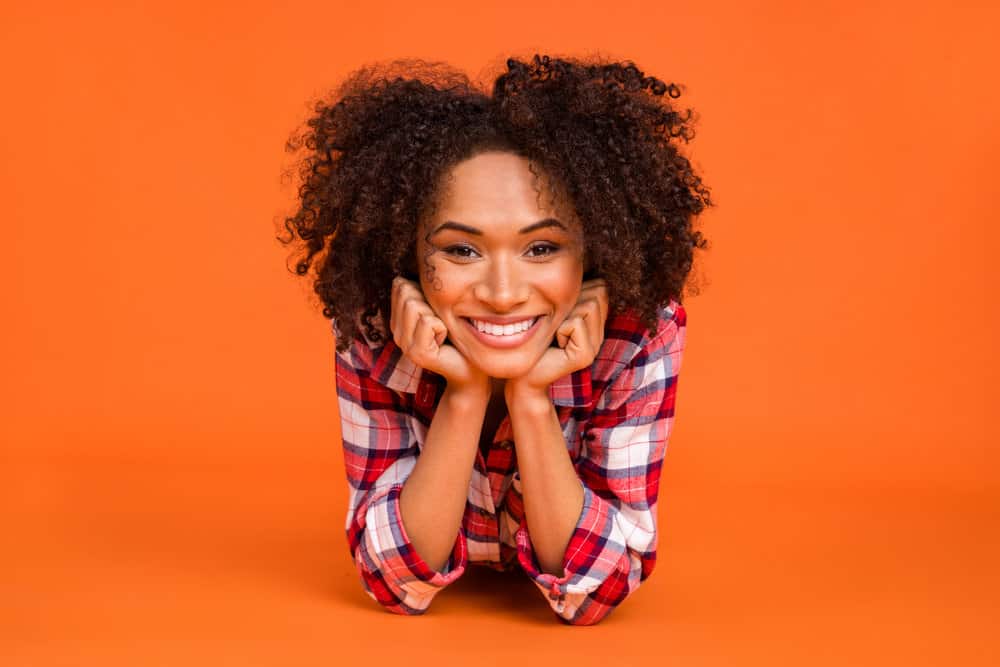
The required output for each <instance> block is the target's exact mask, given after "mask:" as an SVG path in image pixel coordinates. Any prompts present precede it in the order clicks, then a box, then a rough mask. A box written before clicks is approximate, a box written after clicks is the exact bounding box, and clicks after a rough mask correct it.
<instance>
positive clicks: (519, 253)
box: [416, 151, 584, 378]
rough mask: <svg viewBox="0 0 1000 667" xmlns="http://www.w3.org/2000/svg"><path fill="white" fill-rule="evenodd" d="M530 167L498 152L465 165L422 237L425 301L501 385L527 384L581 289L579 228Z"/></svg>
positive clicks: (420, 255) (474, 361)
mask: <svg viewBox="0 0 1000 667" xmlns="http://www.w3.org/2000/svg"><path fill="white" fill-rule="evenodd" d="M528 164H529V163H528V160H527V159H526V158H523V157H521V156H518V155H514V154H512V153H506V152H499V151H490V152H486V153H481V154H479V155H477V156H475V157H472V158H470V159H468V160H465V161H464V162H461V163H459V164H457V165H456V166H455V168H454V169H453V170H452V179H451V181H446V183H445V186H444V192H442V194H441V201H440V204H439V207H438V210H437V212H436V213H435V215H434V218H433V219H431V220H429V221H427V222H425V224H424V226H423V227H422V228H421V229H420V230H418V234H417V245H416V260H417V269H418V270H419V273H420V286H421V288H422V289H423V292H424V297H425V298H426V299H427V302H428V304H429V305H430V306H431V308H432V309H433V310H434V312H435V313H436V314H437V316H438V317H439V318H440V319H441V320H442V321H443V322H444V324H445V326H446V327H447V328H448V338H449V342H450V343H451V344H452V345H454V346H455V347H456V348H457V349H458V351H459V352H461V353H462V354H463V355H464V356H465V357H466V359H468V360H469V362H470V363H472V364H475V365H476V366H478V367H479V368H481V369H482V370H483V371H484V372H485V373H486V374H487V375H489V376H490V377H494V378H515V377H521V376H523V375H525V374H526V373H527V372H528V371H529V370H530V369H531V368H532V367H533V366H534V365H535V363H536V362H537V361H538V360H539V359H540V358H541V356H542V354H543V353H544V352H545V350H546V349H547V348H548V347H549V345H550V344H551V343H552V341H553V339H554V337H555V333H556V329H558V328H559V325H560V324H562V322H563V320H564V319H565V318H566V316H567V315H568V314H569V313H570V311H571V310H572V309H573V307H574V306H575V305H576V302H577V299H578V298H579V295H580V290H581V287H582V283H583V272H584V266H583V250H584V244H583V234H582V230H581V229H580V225H579V223H578V221H576V220H575V218H574V219H568V218H567V217H560V216H559V215H557V214H556V212H555V211H554V210H552V209H549V208H544V207H545V206H546V205H547V202H548V200H549V192H548V191H547V190H546V189H545V188H544V185H545V183H544V179H539V187H542V188H543V189H542V192H541V196H540V197H538V195H537V193H536V191H535V189H534V187H533V183H534V174H532V173H531V171H530V170H529V169H528ZM539 206H542V207H543V208H540V207H539ZM569 218H572V216H569ZM425 258H426V259H425ZM428 265H430V266H431V267H433V269H432V270H429V269H428ZM503 323H509V325H508V326H506V327H503ZM510 325H513V326H510ZM528 325H530V328H529V329H527V330H526V331H521V332H519V333H517V331H518V330H520V329H522V328H523V327H525V326H528ZM481 329H485V330H486V331H481ZM512 329H513V330H514V331H515V333H513V334H511V333H510V332H511V330H512ZM504 334H506V335H504Z"/></svg>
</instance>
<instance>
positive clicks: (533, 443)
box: [511, 307, 685, 625]
mask: <svg viewBox="0 0 1000 667" xmlns="http://www.w3.org/2000/svg"><path fill="white" fill-rule="evenodd" d="M684 333H685V314H684V311H683V308H682V307H678V308H677V310H676V311H675V313H674V317H673V318H671V319H670V320H668V321H666V322H665V323H663V324H662V325H661V327H660V328H659V331H658V332H657V333H656V334H655V335H654V337H653V338H652V339H651V340H649V341H648V342H647V343H646V344H645V345H644V346H643V348H642V349H641V350H640V351H639V352H638V354H636V355H635V357H633V358H632V359H631V361H630V362H629V363H628V364H627V365H626V366H625V367H624V368H623V369H621V370H620V371H619V372H618V374H617V375H616V376H615V377H614V379H613V380H612V381H611V383H610V384H609V385H608V387H607V388H606V389H605V390H604V392H603V393H602V394H601V396H600V397H599V398H598V400H597V403H596V405H595V408H594V412H593V414H592V415H591V418H590V420H589V422H587V424H586V427H585V432H584V434H583V438H584V442H583V449H584V450H585V451H583V452H582V453H581V457H580V459H579V460H578V461H577V462H576V463H575V465H574V464H570V463H569V456H568V452H567V450H566V444H565V440H564V436H563V435H562V432H561V430H557V429H558V420H557V418H556V414H555V411H554V409H552V408H551V407H549V408H548V410H547V411H543V410H541V409H539V408H536V409H535V410H534V411H533V412H529V411H526V412H523V413H522V414H521V415H520V416H519V417H517V418H515V417H514V414H513V407H512V415H511V419H512V421H515V419H516V420H517V421H518V422H519V423H520V425H521V426H520V430H518V428H517V427H516V426H515V431H516V433H517V435H516V436H515V442H516V443H517V449H518V465H519V473H520V485H518V484H516V483H515V485H514V488H515V491H517V492H518V493H521V494H522V498H523V507H524V515H525V518H524V520H522V522H521V524H520V527H519V529H518V531H517V537H516V539H517V544H518V559H519V561H520V563H521V565H522V567H524V569H525V571H526V572H527V573H528V574H529V576H531V578H532V579H533V581H534V582H535V584H536V585H537V586H538V588H539V589H540V590H541V591H542V592H543V593H545V594H546V595H547V598H548V600H549V604H550V606H551V607H552V609H553V611H555V612H556V614H557V615H558V616H559V617H560V618H561V619H563V620H564V621H566V622H568V623H571V624H574V625H591V624H593V623H597V622H598V621H600V620H601V619H603V618H604V617H605V616H607V615H608V614H609V613H610V612H611V611H612V610H613V609H614V608H615V607H616V606H617V605H618V604H620V603H621V602H622V601H623V600H624V599H625V598H626V597H628V596H629V595H630V594H631V593H633V592H634V591H635V590H636V589H637V588H638V587H639V585H640V583H641V582H642V581H644V580H645V579H646V578H647V577H648V576H649V575H650V573H651V572H652V570H653V567H654V564H655V562H656V545H657V539H658V537H657V526H656V524H657V516H656V507H657V495H658V489H659V477H660V469H661V466H662V463H663V457H664V455H665V451H666V446H667V440H668V438H669V434H670V431H671V428H672V424H673V414H674V402H675V397H676V386H677V374H678V371H679V370H680V361H681V353H682V350H683V342H684ZM557 433H558V436H557ZM557 438H558V440H557ZM522 451H523V452H525V453H527V454H528V455H527V456H523V455H522V453H521V452H522ZM584 454H585V455H584ZM568 464H569V465H570V467H572V468H573V469H574V470H575V474H574V476H573V478H572V479H571V477H570V475H569V473H568V471H567V465H568ZM515 479H516V478H515ZM574 483H575V484H576V486H577V487H578V489H573V485H574ZM518 486H520V488H517V487H518ZM571 489H572V491H571ZM557 493H558V494H563V495H561V496H557V495H556V494H557ZM533 496H534V497H533ZM581 496H582V499H581V500H580V504H577V502H578V499H580V498H581ZM576 510H578V512H577V514H576V516H575V519H576V520H575V522H573V523H572V524H571V523H570V519H569V517H570V516H572V515H573V512H574V511H576ZM557 555H558V565H559V566H558V567H553V565H555V564H556V558H557Z"/></svg>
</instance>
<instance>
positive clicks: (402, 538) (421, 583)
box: [358, 483, 468, 610]
mask: <svg viewBox="0 0 1000 667" xmlns="http://www.w3.org/2000/svg"><path fill="white" fill-rule="evenodd" d="M402 489H403V484H402V483H398V484H393V485H392V486H390V487H388V489H387V490H385V491H381V492H379V493H378V495H376V496H374V497H373V498H372V500H371V501H370V503H369V505H368V509H367V513H366V515H365V538H366V539H365V540H364V549H365V558H364V561H365V564H362V563H358V567H359V568H360V569H361V570H362V575H363V576H364V575H365V574H366V573H365V571H364V570H365V569H368V570H371V573H370V574H369V576H368V577H366V580H369V581H375V580H378V581H380V582H384V584H385V586H387V587H388V588H389V589H390V590H391V591H392V593H393V594H394V595H393V597H395V598H397V599H398V600H400V601H401V602H403V604H404V606H405V607H409V608H412V609H414V610H423V609H426V608H427V606H428V605H429V604H430V600H431V598H432V597H433V596H434V594H436V593H437V592H438V591H439V590H440V589H442V588H444V587H445V586H447V585H448V584H450V583H452V582H453V581H455V580H456V579H458V578H459V577H461V576H462V573H463V572H464V571H465V568H466V564H467V562H468V551H467V544H466V538H465V535H464V534H463V533H462V531H461V529H460V530H459V531H458V535H457V538H456V540H455V546H454V548H453V549H452V552H451V554H450V555H449V557H448V560H447V561H446V562H445V563H444V565H443V566H442V567H441V570H433V569H431V567H430V566H429V565H428V564H427V563H426V562H425V561H424V560H423V558H421V557H420V555H419V554H418V553H417V551H416V549H415V548H414V546H413V542H411V541H410V537H409V535H408V534H407V532H406V529H405V527H404V526H403V521H402V515H401V513H400V509H399V497H400V493H401V492H402ZM376 573H377V574H376ZM376 600H379V597H377V596H376ZM379 601H381V600H379ZM383 603H384V604H387V605H389V606H391V605H392V604H393V601H392V600H385V601H384V602H383Z"/></svg>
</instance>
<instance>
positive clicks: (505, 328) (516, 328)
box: [472, 319, 535, 336]
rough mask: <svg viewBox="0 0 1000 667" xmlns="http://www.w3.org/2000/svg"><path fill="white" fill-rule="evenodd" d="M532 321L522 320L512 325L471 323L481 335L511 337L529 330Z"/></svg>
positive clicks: (474, 321)
mask: <svg viewBox="0 0 1000 667" xmlns="http://www.w3.org/2000/svg"><path fill="white" fill-rule="evenodd" d="M534 321H535V320H534V319H530V320H522V321H521V322H515V323H513V324H504V325H501V324H493V323H491V322H482V321H480V320H472V323H473V324H474V325H475V326H476V328H477V329H479V330H480V331H482V332H483V333H488V334H490V335H493V336H511V335H513V334H516V333H521V332H522V331H524V330H526V329H529V328H531V325H532V324H533V323H534Z"/></svg>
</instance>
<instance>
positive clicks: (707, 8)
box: [0, 0, 1000, 667]
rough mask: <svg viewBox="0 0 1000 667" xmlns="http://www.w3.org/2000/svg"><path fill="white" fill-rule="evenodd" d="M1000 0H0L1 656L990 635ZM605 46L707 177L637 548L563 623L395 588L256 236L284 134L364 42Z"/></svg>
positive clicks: (798, 657) (856, 658)
mask: <svg viewBox="0 0 1000 667" xmlns="http://www.w3.org/2000/svg"><path fill="white" fill-rule="evenodd" d="M750 5H753V6H752V7H751V6H750ZM998 19H1000V11H998V9H997V5H996V3H986V2H982V3H957V4H956V3H945V2H943V1H941V2H932V3H929V2H923V3H913V2H901V1H895V2H877V3H869V2H856V3H843V2H819V3H808V5H807V3H797V2H774V1H771V2H758V3H738V2H732V3H727V2H718V1H708V2H700V3H693V4H691V5H677V4H672V3H661V2H631V1H628V0H626V1H624V2H615V3H610V4H609V3H603V2H600V3H599V2H578V3H569V4H568V5H567V4H564V3H548V4H544V3H543V4H541V5H539V4H538V3H527V2H520V1H511V0H508V1H506V2H502V3H501V2H494V3H486V4H483V3H478V2H475V3H470V2H433V3H410V2H398V1H395V0H394V1H392V2H384V3H380V4H378V5H375V6H362V5H359V4H356V3H346V2H329V1H326V2H281V3H279V2H272V3H261V2H242V3H235V2H234V3H226V4H222V3H205V2H196V3H190V2H181V1H178V2H170V3H168V2H159V3H125V2H122V3H117V4H116V3H106V2H98V3H96V4H95V3H64V2H63V3H59V2H57V3H56V4H55V5H51V4H49V5H45V6H41V5H39V6H35V5H32V4H30V3H20V4H19V5H17V6H11V7H6V8H5V9H4V12H3V19H2V20H0V68H2V70H3V76H2V80H3V82H4V84H3V90H4V95H3V98H4V104H3V106H2V107H0V121H2V127H3V130H2V136H3V139H2V151H0V168H2V169H3V173H2V178H0V188H2V190H0V192H2V201H3V211H4V214H5V221H6V224H5V225H4V228H5V229H7V234H6V239H5V242H4V243H3V244H2V245H0V248H2V250H0V252H2V253H3V261H2V263H0V271H2V272H3V275H2V278H3V280H2V285H3V287H2V294H3V304H2V305H3V310H4V313H5V315H6V317H5V318H4V321H5V323H6V324H5V326H4V327H3V333H2V335H3V343H4V348H5V354H4V359H5V362H4V369H3V371H4V377H5V382H4V383H3V397H2V398H3V402H2V405H3V414H2V420H0V429H2V430H0V437H2V457H3V458H2V461H0V463H2V467H0V519H2V521H3V530H2V535H3V549H2V551H0V593H2V600H3V601H2V603H0V663H2V664H4V665H31V666H40V665H97V664H100V665H112V664H121V665H178V664H186V665H195V664H198V665H200V664H206V665H208V664H273V665H306V664H331V663H330V662H329V661H330V660H338V659H342V660H343V661H344V662H339V663H338V662H334V663H332V664H358V663H356V662H349V661H356V660H365V659H368V660H370V661H372V662H373V663H382V662H388V660H390V659H392V660H397V661H400V663H402V661H408V660H410V659H413V658H416V659H417V660H418V662H421V661H423V660H427V661H430V660H434V661H436V662H435V664H441V663H442V662H444V663H445V664H451V663H455V664H457V663H459V662H463V663H464V662H468V661H470V660H476V661H482V660H491V661H492V660H496V661H497V663H498V664H504V663H508V661H511V660H517V664H519V665H531V664H546V665H551V664H553V663H554V662H555V661H557V660H558V661H559V662H560V663H561V662H563V661H565V662H566V663H568V664H576V663H581V664H588V665H589V664H595V665H596V664H601V665H607V664H615V665H619V664H625V663H626V661H630V660H631V661H634V660H640V659H642V660H655V661H657V662H656V663H655V664H677V665H684V666H685V667H690V666H694V665H757V664H760V665H765V664H766V665H803V664H808V665H827V664H828V665H843V664H845V663H847V662H849V661H850V662H852V663H853V664H872V665H875V664H878V665H885V664H899V665H918V664H919V665H925V664H926V665H939V664H958V665H974V664H976V665H978V664H982V665H987V664H997V660H998V646H997V644H996V642H995V640H991V639H990V638H989V637H988V636H987V632H986V630H987V629H988V627H989V626H991V625H992V623H994V622H995V620H996V619H995V606H996V600H997V594H998V592H1000V590H998V589H1000V585H998V578H997V574H996V563H997V562H998V559H1000V544H998V541H1000V539H998V531H997V524H996V516H997V511H996V510H997V501H998V495H1000V492H998V474H997V473H998V466H997V464H998V456H997V450H996V442H997V429H996V427H995V426H993V424H992V423H991V424H990V426H989V427H988V426H987V415H986V409H987V405H988V404H990V403H993V402H995V400H996V391H995V389H994V382H995V380H996V377H997V375H996V370H997V356H996V352H995V348H994V341H993V337H994V335H995V332H996V330H997V310H996V309H995V308H992V307H991V308H987V304H986V297H987V295H988V294H994V295H996V294H997V290H996V287H997V284H996V277H995V276H996V273H995V272H991V273H987V269H986V257H987V254H988V253H989V252H991V251H993V252H995V251H996V250H997V248H998V243H997V240H998V238H997V237H998V234H997V222H998V215H997V203H996V199H997V195H996V191H997V186H996V182H997V178H998V176H1000V174H998V168H997V165H998V158H997V154H998V151H997V149H998V147H1000V143H998V138H1000V133H998V131H997V129H996V120H997V118H1000V104H998V93H997V90H998V87H997V85H996V83H995V79H996V75H995V69H996V64H997V62H998V60H1000V59H998V55H1000V54H998V49H997V47H996V36H995V33H996V29H997V26H998V24H1000V21H998ZM594 50H597V51H598V52H599V53H601V54H603V55H606V56H608V57H613V58H621V59H626V58H627V59H632V60H634V61H635V62H636V63H637V64H638V65H639V66H640V67H641V68H642V69H644V70H646V71H647V72H648V73H649V74H653V75H655V76H658V77H660V78H662V79H665V80H669V81H676V82H679V83H681V84H683V85H684V86H686V88H685V92H684V94H683V95H682V97H681V98H680V99H679V102H680V103H682V104H684V105H687V106H691V107H693V108H694V109H695V110H696V111H697V112H698V114H699V115H700V120H699V121H698V124H697V125H696V131H697V136H696V138H695V139H694V141H693V142H692V144H691V145H690V149H689V155H690V157H691V158H692V160H693V161H694V163H695V165H696V166H697V167H698V168H699V169H700V170H702V173H703V175H704V177H705V181H706V183H707V184H708V185H709V186H710V187H711V188H712V193H713V199H715V201H716V202H717V203H718V206H717V207H715V208H714V209H712V210H710V211H709V213H707V214H706V215H705V216H704V217H703V218H702V220H701V225H702V227H701V229H702V230H703V231H704V233H705V234H706V235H707V236H708V238H709V239H710V241H711V242H712V249H711V250H710V251H709V252H708V253H705V254H703V255H702V256H701V263H700V264H699V267H698V271H697V275H698V276H700V278H701V284H702V289H701V293H700V295H698V296H695V297H690V298H688V299H687V301H686V308H687V311H688V318H689V319H688V327H689V328H688V338H687V349H686V352H685V355H686V356H685V361H684V368H683V371H682V374H681V377H680V380H679V385H678V402H677V415H676V423H675V431H674V434H673V436H672V440H671V442H670V445H669V449H668V455H667V459H666V466H665V469H664V475H663V478H662V482H661V484H662V487H661V492H660V500H661V503H660V525H661V538H660V554H661V555H660V559H659V561H658V564H657V570H656V572H655V573H654V575H653V576H652V578H651V579H649V580H648V581H647V582H646V583H645V584H644V585H643V587H642V588H640V590H639V591H637V592H636V593H635V595H634V596H633V597H632V598H630V599H629V600H627V601H626V602H625V603H623V605H622V606H621V607H620V608H619V609H617V610H616V611H615V612H614V613H613V614H612V615H611V616H609V617H608V618H607V619H605V621H603V622H602V623H600V624H598V625H596V626H591V627H589V629H583V628H574V627H566V626H562V625H561V624H559V623H558V622H557V621H556V619H555V617H554V615H553V614H552V613H551V611H550V610H549V609H548V606H547V604H546V602H545V600H544V599H543V597H542V596H541V594H540V593H539V592H538V591H537V590H536V589H534V588H533V586H532V585H531V584H530V582H528V581H527V580H526V579H524V580H515V581H504V580H499V579H497V578H496V577H493V576H491V575H492V573H489V572H486V571H482V572H474V571H470V572H469V574H468V575H467V576H466V577H464V578H463V579H462V580H460V581H459V582H457V583H456V584H454V585H453V586H452V587H451V588H449V589H447V590H445V591H444V592H442V593H441V594H440V595H439V596H438V597H437V598H436V599H435V601H434V603H433V605H432V607H431V610H430V611H429V612H428V613H427V614H426V615H424V616H422V617H418V618H404V617H397V616H394V615H392V614H389V613H387V612H384V611H382V610H381V609H379V608H377V606H376V605H375V603H374V602H372V601H371V600H369V599H368V598H367V597H366V596H365V595H364V593H363V591H362V589H361V585H360V581H359V580H358V578H357V576H356V573H355V572H354V570H353V567H352V566H351V564H350V560H349V554H348V550H347V543H346V538H345V536H344V532H343V523H344V511H345V506H346V502H347V486H346V478H345V476H344V470H343V462H342V456H341V453H340V450H339V439H338V438H339V433H338V417H337V412H336V393H335V387H334V382H333V380H334V366H333V340H332V337H331V335H330V331H329V323H328V322H327V321H326V320H325V319H323V318H322V316H321V315H320V313H319V312H318V310H317V309H316V308H315V307H314V302H313V301H311V300H310V298H309V294H310V292H309V287H308V285H306V284H305V283H304V282H303V281H302V280H301V279H298V278H296V277H294V276H293V275H292V274H291V273H290V272H289V271H288V270H287V268H286V266H285V260H286V258H287V251H286V249H285V248H284V247H283V246H281V245H280V244H279V243H278V242H277V241H276V240H275V239H274V235H275V232H276V227H275V219H276V218H279V217H280V216H281V215H283V214H285V213H287V212H288V211H289V209H290V206H291V205H292V204H293V201H294V192H292V191H291V190H290V189H289V188H288V187H287V186H283V185H282V183H281V182H280V171H281V168H282V166H283V165H285V164H286V162H287V158H286V156H285V154H284V152H283V146H284V140H285V138H286V137H287V135H288V134H289V132H290V131H291V130H292V129H294V128H295V127H296V126H297V125H298V124H299V123H301V122H302V121H303V120H304V118H305V117H306V115H307V114H308V112H309V108H308V101H309V100H310V99H312V98H313V97H315V96H316V95H320V94H323V93H324V92H325V91H326V90H327V89H328V88H329V87H331V86H333V85H335V84H336V83H337V82H338V81H339V80H340V78H341V77H342V76H343V75H344V74H346V73H347V72H349V71H351V70H352V69H354V68H356V67H357V66H359V65H361V64H363V63H367V62H371V61H375V60H385V59H389V58H394V57H405V56H417V57H423V58H426V59H432V60H446V61H449V62H452V63H453V64H455V65H457V66H459V67H461V68H463V69H465V70H466V71H467V72H469V73H470V74H471V75H473V76H477V75H479V74H481V73H482V72H483V71H484V70H486V71H487V72H489V71H490V70H489V69H488V68H489V67H498V66H500V65H502V63H503V61H504V59H505V58H506V56H508V55H518V56H522V57H530V56H531V55H532V54H533V53H535V52H536V51H537V52H547V53H550V54H553V55H561V54H566V55H576V54H580V55H585V54H586V53H588V52H591V51H594ZM498 71H499V70H493V73H494V74H495V73H498ZM988 380H992V381H993V382H990V383H989V384H988ZM389 635H394V636H396V637H398V638H399V641H398V643H397V642H393V643H392V644H389V643H388V642H387V637H388V636H389ZM390 647H391V648H390ZM387 651H389V653H387ZM508 664H509V663H508ZM646 664H649V663H646Z"/></svg>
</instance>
